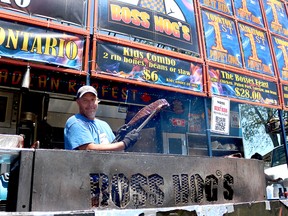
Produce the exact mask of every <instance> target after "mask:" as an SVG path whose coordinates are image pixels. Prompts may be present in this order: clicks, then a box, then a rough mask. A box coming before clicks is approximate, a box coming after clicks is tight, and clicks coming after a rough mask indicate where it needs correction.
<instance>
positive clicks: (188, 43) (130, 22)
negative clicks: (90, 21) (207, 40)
mask: <svg viewBox="0 0 288 216" xmlns="http://www.w3.org/2000/svg"><path fill="white" fill-rule="evenodd" d="M98 2H99V3H98V4H99V6H98V8H99V11H98V13H99V16H98V28H99V29H100V30H107V31H111V32H115V33H124V34H126V35H129V36H132V37H136V38H140V39H148V40H149V41H152V42H155V43H160V44H164V45H168V46H172V47H175V48H180V49H182V50H187V51H191V52H194V53H196V54H199V47H198V38H197V31H196V21H195V11H194V6H193V1H192V0H186V1H180V0H174V1H158V2H157V1H153V0H151V1H148V2H147V1H145V0H140V1H134V3H133V2H132V1H129V0H121V1H120V0H99V1H98Z"/></svg>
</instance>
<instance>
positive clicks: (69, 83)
mask: <svg viewBox="0 0 288 216" xmlns="http://www.w3.org/2000/svg"><path fill="white" fill-rule="evenodd" d="M26 69H27V67H23V66H15V65H8V64H2V63H0V86H2V87H3V86H5V87H9V88H11V87H12V88H18V89H20V88H21V84H22V80H23V77H24V74H25V71H26ZM30 79H31V81H30V86H29V88H30V89H31V90H35V91H43V92H52V93H56V94H67V95H72V96H76V92H77V90H78V89H79V88H80V87H81V86H82V85H85V84H86V76H83V75H82V76H81V75H75V74H71V73H57V72H53V71H50V70H43V69H38V68H34V67H31V69H30ZM90 85H92V86H94V87H95V88H96V89H97V92H98V97H99V98H100V100H109V101H118V102H122V103H127V102H128V103H132V104H141V105H148V104H150V103H152V102H154V101H156V100H158V99H161V98H165V99H167V101H168V102H169V103H170V107H171V109H172V108H173V110H178V111H179V110H181V108H182V106H179V104H178V103H174V102H173V101H176V100H179V101H188V100H190V99H191V95H187V94H182V93H177V92H173V91H164V90H161V89H157V91H155V89H154V88H147V87H145V86H139V85H132V84H129V85H127V83H120V82H111V81H109V80H105V79H103V80H99V79H98V78H94V77H91V79H90ZM185 103H186V102H185ZM183 104H184V102H183ZM179 107H180V108H179ZM175 112H176V111H175Z"/></svg>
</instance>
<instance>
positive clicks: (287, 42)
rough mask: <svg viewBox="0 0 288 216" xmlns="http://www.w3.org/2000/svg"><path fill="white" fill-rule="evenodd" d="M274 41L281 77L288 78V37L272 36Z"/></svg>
mask: <svg viewBox="0 0 288 216" xmlns="http://www.w3.org/2000/svg"><path fill="white" fill-rule="evenodd" d="M272 43H273V49H274V53H275V56H276V64H277V66H278V71H279V73H280V78H281V79H283V80H288V38H287V39H283V38H278V37H275V36H272Z"/></svg>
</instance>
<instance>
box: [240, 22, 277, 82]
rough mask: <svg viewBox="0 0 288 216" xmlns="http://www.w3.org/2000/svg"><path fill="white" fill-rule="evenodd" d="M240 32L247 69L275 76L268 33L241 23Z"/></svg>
mask: <svg viewBox="0 0 288 216" xmlns="http://www.w3.org/2000/svg"><path fill="white" fill-rule="evenodd" d="M239 31H240V37H241V41H242V43H241V44H242V48H243V52H244V59H245V66H246V68H247V69H248V70H251V71H255V72H257V73H260V74H266V75H269V76H274V75H275V74H274V68H273V63H272V57H271V52H270V48H269V44H268V40H267V36H266V33H265V32H264V31H261V30H259V29H256V28H253V27H251V26H248V25H244V24H241V23H239Z"/></svg>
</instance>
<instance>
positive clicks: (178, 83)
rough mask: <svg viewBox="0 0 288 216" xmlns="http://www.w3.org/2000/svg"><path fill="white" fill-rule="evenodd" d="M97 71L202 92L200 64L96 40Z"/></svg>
mask: <svg viewBox="0 0 288 216" xmlns="http://www.w3.org/2000/svg"><path fill="white" fill-rule="evenodd" d="M96 70H97V71H98V72H100V73H101V72H102V73H103V72H104V73H108V74H109V75H113V76H118V77H124V78H128V79H134V80H137V81H141V82H148V83H153V84H159V85H165V86H170V87H177V88H181V89H187V90H191V91H197V92H203V78H202V66H201V64H198V63H193V62H188V61H184V60H180V59H176V58H172V57H169V56H164V55H160V54H157V53H152V52H148V51H144V50H140V49H135V48H129V47H125V46H122V45H116V44H111V43H104V42H98V43H97V69H96Z"/></svg>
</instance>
